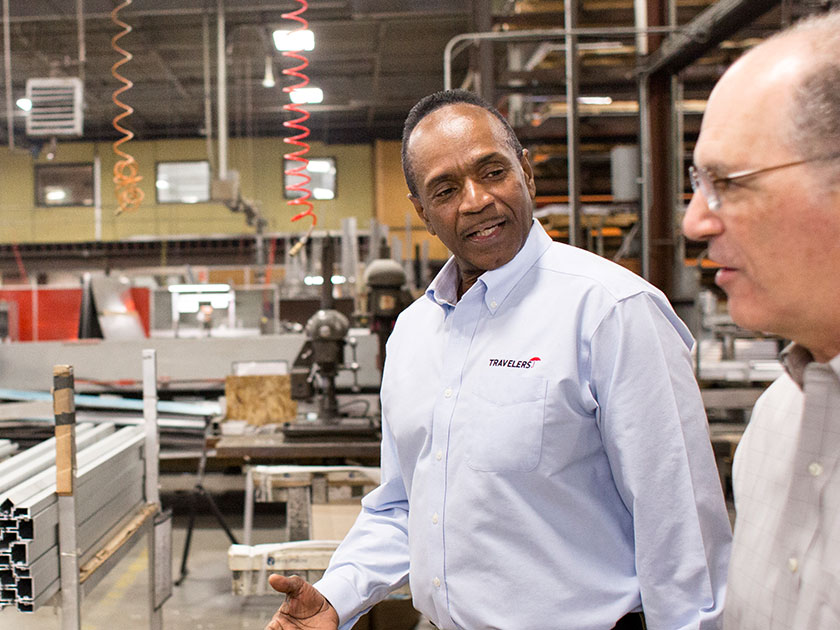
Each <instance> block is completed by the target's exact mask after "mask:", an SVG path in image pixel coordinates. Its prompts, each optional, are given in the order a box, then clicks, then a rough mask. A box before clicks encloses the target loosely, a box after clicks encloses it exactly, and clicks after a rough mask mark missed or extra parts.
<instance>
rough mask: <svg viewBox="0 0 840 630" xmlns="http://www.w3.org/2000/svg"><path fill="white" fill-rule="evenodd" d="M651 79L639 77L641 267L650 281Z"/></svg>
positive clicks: (651, 186) (651, 189) (646, 278)
mask: <svg viewBox="0 0 840 630" xmlns="http://www.w3.org/2000/svg"><path fill="white" fill-rule="evenodd" d="M649 90H650V79H649V77H648V76H647V75H640V76H639V149H640V151H639V155H640V157H641V159H640V163H641V170H642V173H641V175H642V190H641V193H640V199H639V201H640V202H641V212H640V215H639V223H640V224H641V226H642V251H641V261H640V262H641V267H642V278H644V279H645V280H649V279H650V208H651V204H652V198H653V192H652V191H653V175H652V174H651V150H652V147H651V135H650V134H651V131H650V98H649Z"/></svg>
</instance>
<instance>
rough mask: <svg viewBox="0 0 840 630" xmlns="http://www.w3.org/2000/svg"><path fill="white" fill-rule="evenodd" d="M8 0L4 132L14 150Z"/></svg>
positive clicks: (5, 10) (5, 4)
mask: <svg viewBox="0 0 840 630" xmlns="http://www.w3.org/2000/svg"><path fill="white" fill-rule="evenodd" d="M9 31H10V29H9V0H3V54H4V58H5V61H6V63H5V71H6V133H8V134H9V150H10V151H14V150H15V110H14V106H15V104H14V96H13V95H12V42H11V33H10V32H9Z"/></svg>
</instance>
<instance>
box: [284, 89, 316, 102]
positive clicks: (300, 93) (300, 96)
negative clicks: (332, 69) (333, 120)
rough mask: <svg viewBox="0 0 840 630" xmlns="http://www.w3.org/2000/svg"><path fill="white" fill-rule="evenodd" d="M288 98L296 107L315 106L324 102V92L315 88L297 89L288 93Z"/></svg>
mask: <svg viewBox="0 0 840 630" xmlns="http://www.w3.org/2000/svg"><path fill="white" fill-rule="evenodd" d="M289 98H290V99H291V101H292V103H295V104H297V105H303V104H306V103H311V104H315V103H320V102H321V101H323V100H324V91H323V90H322V89H321V88H316V87H305V88H297V89H295V90H292V91H291V92H289Z"/></svg>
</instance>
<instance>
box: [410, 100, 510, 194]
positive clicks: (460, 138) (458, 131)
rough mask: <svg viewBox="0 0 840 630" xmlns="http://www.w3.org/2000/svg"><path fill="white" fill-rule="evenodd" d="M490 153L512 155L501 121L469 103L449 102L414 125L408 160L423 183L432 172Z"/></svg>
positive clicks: (419, 180) (419, 182)
mask: <svg viewBox="0 0 840 630" xmlns="http://www.w3.org/2000/svg"><path fill="white" fill-rule="evenodd" d="M491 152H496V153H499V154H507V153H511V154H513V151H512V149H510V147H509V146H508V144H507V142H506V135H505V133H504V129H503V128H502V125H501V123H500V122H499V121H497V120H496V119H495V117H494V116H493V115H492V114H491V113H490V112H488V111H486V110H484V109H482V108H480V107H476V106H474V105H468V104H458V105H447V106H444V107H441V108H440V109H437V110H435V111H434V112H432V113H431V114H429V115H427V116H426V117H425V118H424V119H423V120H421V121H420V122H419V123H418V124H417V126H416V127H415V128H414V131H413V132H412V134H411V136H410V138H409V144H408V156H409V160H410V161H411V164H412V168H413V169H414V171H415V174H416V176H417V183H418V184H421V185H422V183H423V180H425V179H427V178H428V177H429V176H430V175H431V172H432V171H434V172H435V173H440V172H441V171H446V170H448V169H449V168H450V167H453V166H454V165H455V164H464V163H470V162H472V161H474V159H478V157H480V156H482V155H486V154H488V153H491ZM514 157H515V156H514Z"/></svg>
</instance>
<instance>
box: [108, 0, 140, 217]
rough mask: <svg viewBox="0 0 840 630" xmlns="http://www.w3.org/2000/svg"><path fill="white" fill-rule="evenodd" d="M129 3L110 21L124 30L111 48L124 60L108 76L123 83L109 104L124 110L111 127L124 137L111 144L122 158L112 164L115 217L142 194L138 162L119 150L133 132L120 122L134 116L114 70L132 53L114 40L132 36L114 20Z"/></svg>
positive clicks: (121, 78) (137, 202) (125, 83)
mask: <svg viewBox="0 0 840 630" xmlns="http://www.w3.org/2000/svg"><path fill="white" fill-rule="evenodd" d="M131 2H132V0H124V2H123V3H122V4H120V5H118V6H116V7H114V10H113V11H111V21H112V22H113V23H114V24H116V25H117V26H121V27H122V29H123V30H122V31H120V32H119V33H117V34H116V35H114V37H112V38H111V48H113V49H114V50H115V51H117V52H118V53H120V54H121V55H122V56H123V58H122V59H120V60H119V61H117V62H116V63H115V64H114V65H113V66H111V74H112V75H113V76H114V78H115V79H117V80H118V81H120V82H122V83H123V86H122V87H121V88H118V89H117V90H115V91H114V94H113V96H112V97H111V100H112V101H113V102H114V105H116V106H117V107H119V108H121V109H122V110H124V111H122V112H120V113H119V114H117V115H116V116H115V117H114V121H113V123H112V124H113V125H114V129H116V130H117V131H119V132H120V133H121V134H123V137H122V138H120V139H119V140H117V141H115V142H114V153H116V154H117V155H118V156H120V158H121V159H119V160H118V161H117V163H116V164H114V186H115V192H116V195H117V212H116V214H121V213H122V212H125V211H127V210H136V209H137V207H138V206H139V205H140V203H141V202H142V201H143V191H142V190H141V189H140V187H139V186H138V184H139V183H140V180H141V179H143V178H142V177H141V176H140V175H138V174H137V170H138V169H137V162H136V161H135V160H134V157H133V156H131V155H130V154H128V153H126V152H125V151H123V150H122V149H120V145H122V144H123V143H125V142H128V141H129V140H131V139H132V138H133V137H134V133H133V132H131V131H129V130H128V129H126V128H125V127H123V126H122V125H121V124H120V121H121V120H123V119H124V118H126V117H128V116H130V115H131V114H133V113H134V108H132V107H131V106H129V105H126V104H125V103H123V102H122V101H121V100H120V99H119V98H118V97H119V96H120V94H122V93H123V92H125V91H126V90H129V89H130V88H131V87H132V86H133V85H134V84H133V83H132V82H131V81H129V80H128V79H126V78H125V77H124V76H122V75H121V74H120V73H119V72H117V68H119V67H120V66H121V65H123V64H124V63H128V62H129V61H131V59H132V55H131V53H129V52H128V51H126V50H124V49H123V48H121V47H120V46H119V45H118V44H117V40H119V39H120V38H121V37H124V36H125V35H128V34H129V33H130V32H131V27H130V26H129V25H128V24H126V23H125V22H123V21H122V20H120V19H119V18H118V17H117V14H118V13H119V12H120V9H123V8H125V7H127V6H128V5H130V4H131Z"/></svg>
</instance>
